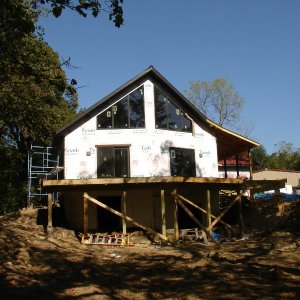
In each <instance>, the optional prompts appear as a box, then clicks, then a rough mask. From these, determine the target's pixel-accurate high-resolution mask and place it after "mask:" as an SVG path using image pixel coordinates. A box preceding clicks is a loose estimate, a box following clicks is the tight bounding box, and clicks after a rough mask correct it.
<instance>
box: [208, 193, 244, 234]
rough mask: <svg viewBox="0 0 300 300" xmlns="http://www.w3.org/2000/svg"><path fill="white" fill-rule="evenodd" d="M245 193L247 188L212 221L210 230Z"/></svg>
mask: <svg viewBox="0 0 300 300" xmlns="http://www.w3.org/2000/svg"><path fill="white" fill-rule="evenodd" d="M244 193H245V190H242V191H241V192H240V193H239V194H238V195H237V196H236V197H235V198H234V199H233V201H232V202H231V203H230V204H229V205H228V206H227V207H226V209H225V210H224V211H223V212H222V213H221V214H220V215H219V216H218V217H217V218H216V219H215V220H214V221H213V222H212V223H211V225H210V228H208V230H211V229H212V228H213V227H214V226H215V225H216V224H217V223H218V222H219V221H220V220H221V218H223V216H224V215H225V214H226V213H227V212H228V211H229V209H230V208H231V207H232V206H233V205H234V204H235V203H236V202H237V201H238V200H239V199H240V198H241V197H242V195H243V194H244Z"/></svg>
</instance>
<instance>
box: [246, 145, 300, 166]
mask: <svg viewBox="0 0 300 300" xmlns="http://www.w3.org/2000/svg"><path fill="white" fill-rule="evenodd" d="M251 154H252V161H253V170H255V171H258V170H262V169H266V168H268V169H282V170H296V171H297V170H300V149H296V148H295V147H294V145H293V144H292V143H288V142H285V141H281V142H279V143H278V150H277V151H276V152H274V153H272V154H270V155H268V154H267V153H266V150H265V148H264V147H263V146H260V147H257V148H255V149H253V150H252V151H251Z"/></svg>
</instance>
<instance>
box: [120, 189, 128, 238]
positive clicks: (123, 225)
mask: <svg viewBox="0 0 300 300" xmlns="http://www.w3.org/2000/svg"><path fill="white" fill-rule="evenodd" d="M126 198H127V192H126V191H123V193H122V200H121V201H122V203H121V212H122V214H123V215H126ZM122 230H123V234H126V233H127V224H126V219H125V218H122Z"/></svg>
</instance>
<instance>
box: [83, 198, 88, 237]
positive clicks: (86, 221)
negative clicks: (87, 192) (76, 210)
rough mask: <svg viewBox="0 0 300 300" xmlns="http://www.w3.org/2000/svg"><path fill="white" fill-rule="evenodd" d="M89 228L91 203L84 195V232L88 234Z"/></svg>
mask: <svg viewBox="0 0 300 300" xmlns="http://www.w3.org/2000/svg"><path fill="white" fill-rule="evenodd" d="M88 230H89V203H88V199H86V198H85V197H83V234H87V233H88Z"/></svg>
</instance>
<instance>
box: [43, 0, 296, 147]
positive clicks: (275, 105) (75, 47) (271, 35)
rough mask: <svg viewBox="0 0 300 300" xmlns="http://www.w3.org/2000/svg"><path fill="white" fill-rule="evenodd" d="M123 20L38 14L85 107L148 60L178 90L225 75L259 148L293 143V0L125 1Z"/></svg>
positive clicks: (132, 75) (294, 119)
mask: <svg viewBox="0 0 300 300" xmlns="http://www.w3.org/2000/svg"><path fill="white" fill-rule="evenodd" d="M123 9H124V19H125V22H124V26H122V27H121V28H120V29H118V28H115V27H114V24H113V22H111V21H109V20H108V16H107V14H105V13H102V15H100V17H98V18H96V19H95V18H93V17H88V18H86V19H85V18H82V17H80V16H77V15H76V14H75V13H72V12H67V11H64V12H63V14H62V16H61V17H60V18H58V19H55V18H54V17H52V16H49V17H47V18H42V19H41V20H40V23H41V24H42V25H43V26H44V27H45V40H46V41H47V42H48V43H49V45H50V46H51V47H52V48H53V49H54V50H55V51H57V52H58V53H59V55H60V57H62V58H64V59H67V58H68V57H70V58H71V62H72V64H73V65H74V66H76V67H77V68H75V69H72V70H66V72H67V75H68V77H69V78H70V79H71V78H75V79H76V80H77V82H78V86H79V87H80V88H79V89H78V92H79V101H80V106H81V107H89V106H91V105H92V104H93V103H95V102H96V101H98V100H100V99H101V98H102V97H104V96H106V95H107V94H108V93H110V92H112V91H113V90H115V89H116V88H118V87H119V86H120V85H122V84H124V83H125V82H127V81H128V80H129V79H131V78H132V77H134V76H136V75H137V74H139V73H140V72H142V71H143V70H145V69H146V68H148V67H149V66H150V65H153V66H154V67H155V68H156V69H157V70H158V71H159V72H160V73H161V74H162V75H163V76H164V77H165V78H167V80H169V81H170V82H171V83H172V84H173V85H174V86H175V87H176V88H177V89H178V90H179V91H181V92H184V90H185V89H187V88H188V86H189V81H191V80H205V81H208V80H213V79H216V78H221V77H222V78H226V79H227V80H228V81H229V82H230V83H231V84H233V85H234V87H235V89H236V90H237V91H238V93H239V94H240V96H242V97H243V98H244V102H245V105H244V108H243V111H242V119H243V121H244V123H245V126H249V127H250V128H252V131H251V133H250V138H252V139H254V140H255V141H257V142H259V143H261V144H262V145H263V146H264V147H265V148H266V150H267V152H268V153H272V152H274V151H276V150H277V149H278V148H277V147H276V146H275V145H276V144H278V143H279V142H280V141H286V142H289V143H293V145H294V146H295V147H296V148H300V138H299V127H300V126H299V124H298V123H299V114H300V104H299V102H300V101H299V100H300V1H298V0H281V1H279V0H244V1H242V0H164V1H162V0H124V5H123Z"/></svg>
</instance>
